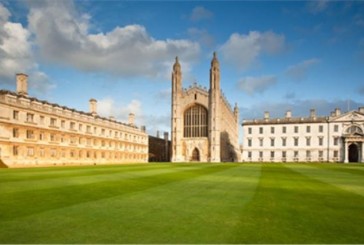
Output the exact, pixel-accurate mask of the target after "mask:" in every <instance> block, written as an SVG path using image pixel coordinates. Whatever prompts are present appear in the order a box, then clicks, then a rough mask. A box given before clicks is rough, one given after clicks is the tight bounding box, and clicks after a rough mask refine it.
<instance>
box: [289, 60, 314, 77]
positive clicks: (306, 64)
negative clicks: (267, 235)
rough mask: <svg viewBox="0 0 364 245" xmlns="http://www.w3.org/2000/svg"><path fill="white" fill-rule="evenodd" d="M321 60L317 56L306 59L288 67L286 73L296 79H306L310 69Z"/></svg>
mask: <svg viewBox="0 0 364 245" xmlns="http://www.w3.org/2000/svg"><path fill="white" fill-rule="evenodd" d="M319 62H320V60H319V59H317V58H312V59H309V60H304V61H302V62H300V63H298V64H296V65H292V66H290V67H288V69H287V70H286V74H287V75H288V76H289V77H290V78H292V79H294V80H296V81H302V80H304V79H306V77H307V74H308V72H309V70H310V69H311V68H312V67H313V66H314V65H316V64H318V63H319Z"/></svg>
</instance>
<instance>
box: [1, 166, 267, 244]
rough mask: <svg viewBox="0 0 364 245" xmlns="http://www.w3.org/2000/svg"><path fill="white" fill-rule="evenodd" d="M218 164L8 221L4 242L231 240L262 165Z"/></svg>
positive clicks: (192, 241) (250, 196)
mask: <svg viewBox="0 0 364 245" xmlns="http://www.w3.org/2000/svg"><path fill="white" fill-rule="evenodd" d="M214 168H217V169H216V170H217V171H207V170H208V169H204V171H203V172H202V171H201V172H200V174H199V175H196V176H195V177H194V178H184V179H181V180H180V181H178V182H175V181H169V182H168V183H166V184H165V185H155V186H153V187H151V188H148V189H144V190H140V191H139V192H128V193H126V194H125V195H119V196H114V197H111V198H107V199H102V200H95V201H90V202H86V203H81V204H78V205H73V206H67V207H64V208H60V209H55V210H49V211H46V212H43V213H39V214H35V215H31V216H28V217H21V218H18V219H14V220H12V221H8V222H4V223H3V226H4V227H5V229H6V230H7V232H6V234H4V235H3V237H2V238H0V241H5V242H16V243H23V242H32V243H226V242H227V241H228V240H229V237H231V236H232V234H231V233H234V232H235V228H236V225H237V224H238V223H239V220H240V216H239V214H240V213H241V210H242V209H243V208H244V206H245V205H246V204H247V203H248V202H249V200H251V198H252V196H254V193H255V189H256V186H257V184H258V183H259V176H260V168H261V165H219V166H216V167H214ZM182 174H183V173H182ZM50 217H51V219H50ZM30 224H31V225H30ZM19 229H20V230H19ZM18 234H22V235H21V236H18Z"/></svg>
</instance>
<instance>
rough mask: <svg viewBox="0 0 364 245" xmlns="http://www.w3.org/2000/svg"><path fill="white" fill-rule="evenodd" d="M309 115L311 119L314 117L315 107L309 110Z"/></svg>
mask: <svg viewBox="0 0 364 245" xmlns="http://www.w3.org/2000/svg"><path fill="white" fill-rule="evenodd" d="M310 117H311V118H313V119H315V118H316V110H315V109H311V110H310Z"/></svg>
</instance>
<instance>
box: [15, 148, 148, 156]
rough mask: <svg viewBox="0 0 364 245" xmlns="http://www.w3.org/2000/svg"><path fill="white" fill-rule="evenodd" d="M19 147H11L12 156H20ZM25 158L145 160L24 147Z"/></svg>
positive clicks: (92, 152) (85, 152) (77, 151)
mask: <svg viewBox="0 0 364 245" xmlns="http://www.w3.org/2000/svg"><path fill="white" fill-rule="evenodd" d="M19 148H20V146H16V145H15V146H13V156H19V155H20V149H19ZM23 155H24V156H27V157H41V158H42V157H52V158H59V157H61V158H93V159H100V158H101V159H104V158H105V159H136V160H143V159H145V157H146V155H145V154H137V153H120V152H108V151H85V150H59V149H56V148H35V147H26V151H25V152H24V153H23Z"/></svg>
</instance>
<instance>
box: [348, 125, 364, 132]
mask: <svg viewBox="0 0 364 245" xmlns="http://www.w3.org/2000/svg"><path fill="white" fill-rule="evenodd" d="M346 132H347V133H348V134H355V133H358V134H362V133H363V130H361V128H359V127H358V126H355V125H353V126H351V127H350V128H348V129H347V130H346Z"/></svg>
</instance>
